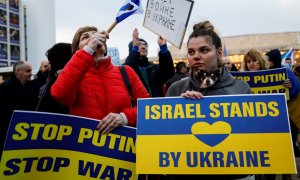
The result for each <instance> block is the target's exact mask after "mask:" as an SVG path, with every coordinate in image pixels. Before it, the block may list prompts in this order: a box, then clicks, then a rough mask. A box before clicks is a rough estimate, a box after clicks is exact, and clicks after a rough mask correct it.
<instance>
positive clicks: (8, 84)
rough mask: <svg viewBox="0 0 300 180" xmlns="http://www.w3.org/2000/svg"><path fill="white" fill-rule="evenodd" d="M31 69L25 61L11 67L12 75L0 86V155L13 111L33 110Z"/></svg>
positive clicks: (34, 98) (35, 99) (34, 101)
mask: <svg viewBox="0 0 300 180" xmlns="http://www.w3.org/2000/svg"><path fill="white" fill-rule="evenodd" d="M31 76H32V68H31V65H30V64H28V63H27V62H25V61H18V62H17V63H16V64H14V66H13V75H12V77H11V78H10V79H8V80H6V81H5V82H3V83H2V84H1V85H0V154H2V150H3V146H4V141H5V137H6V133H7V130H8V125H9V123H10V119H11V117H12V114H13V111H14V110H28V111H30V110H34V107H35V105H36V103H37V98H36V97H35V95H34V92H33V88H32V86H31V82H30V79H31Z"/></svg>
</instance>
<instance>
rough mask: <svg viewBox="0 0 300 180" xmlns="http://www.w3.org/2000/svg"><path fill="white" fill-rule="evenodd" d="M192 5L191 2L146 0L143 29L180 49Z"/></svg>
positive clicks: (186, 0)
mask: <svg viewBox="0 0 300 180" xmlns="http://www.w3.org/2000/svg"><path fill="white" fill-rule="evenodd" d="M193 4H194V2H193V1H192V0H148V3H147V9H146V13H145V18H144V27H146V28H147V29H149V30H150V31H152V32H154V33H156V34H158V35H161V36H162V37H163V38H165V39H166V40H168V41H169V42H170V43H172V44H173V45H174V46H176V47H178V48H181V45H182V41H183V38H184V34H185V31H186V28H187V24H188V22H189V18H190V15H191V11H192V8H193Z"/></svg>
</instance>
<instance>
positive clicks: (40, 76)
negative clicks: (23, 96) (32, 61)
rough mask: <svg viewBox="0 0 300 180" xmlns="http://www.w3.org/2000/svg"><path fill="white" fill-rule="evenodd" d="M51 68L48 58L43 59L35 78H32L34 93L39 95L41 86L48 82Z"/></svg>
mask: <svg viewBox="0 0 300 180" xmlns="http://www.w3.org/2000/svg"><path fill="white" fill-rule="evenodd" d="M50 69H51V65H50V62H49V61H48V60H43V61H42V62H41V66H40V69H39V71H38V73H37V74H36V77H35V79H34V80H32V86H33V89H34V94H35V95H36V96H37V97H38V95H39V92H40V88H41V87H42V86H43V85H44V84H45V83H46V80H47V78H48V76H49V71H50Z"/></svg>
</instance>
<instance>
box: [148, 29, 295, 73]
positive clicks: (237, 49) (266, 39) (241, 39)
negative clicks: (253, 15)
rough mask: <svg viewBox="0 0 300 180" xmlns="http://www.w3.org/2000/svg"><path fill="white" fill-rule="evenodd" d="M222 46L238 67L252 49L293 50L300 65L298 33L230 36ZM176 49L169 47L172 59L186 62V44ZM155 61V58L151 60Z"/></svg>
mask: <svg viewBox="0 0 300 180" xmlns="http://www.w3.org/2000/svg"><path fill="white" fill-rule="evenodd" d="M222 43H223V46H225V47H226V51H227V57H229V58H230V59H231V60H232V62H233V63H234V64H235V65H236V66H237V67H238V68H240V67H241V63H242V60H243V58H244V55H245V54H246V53H247V52H248V51H249V50H250V49H252V48H255V49H258V50H259V51H261V52H262V53H266V52H268V51H269V50H271V49H279V50H280V51H281V53H282V54H283V53H284V52H286V51H288V50H290V49H291V48H294V63H295V64H297V63H300V32H283V33H269V34H252V35H243V36H230V37H223V38H222ZM182 47H183V48H181V49H178V48H176V47H174V46H170V47H169V50H170V52H171V53H172V56H173V59H174V61H175V63H176V62H178V61H185V62H186V61H187V59H186V55H187V49H186V44H184V45H183V46H182ZM152 59H153V60H154V61H156V59H155V58H152Z"/></svg>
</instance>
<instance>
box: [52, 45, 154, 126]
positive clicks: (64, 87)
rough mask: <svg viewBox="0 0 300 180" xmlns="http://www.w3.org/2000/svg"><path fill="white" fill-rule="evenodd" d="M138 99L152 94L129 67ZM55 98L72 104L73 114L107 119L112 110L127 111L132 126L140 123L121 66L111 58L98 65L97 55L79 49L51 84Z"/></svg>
mask: <svg viewBox="0 0 300 180" xmlns="http://www.w3.org/2000/svg"><path fill="white" fill-rule="evenodd" d="M125 68H126V71H127V74H128V77H129V81H130V84H131V85H132V93H133V96H134V99H135V101H136V100H137V98H148V97H149V94H148V93H147V90H146V89H145V87H144V86H143V84H142V82H141V81H140V80H139V77H138V76H137V75H136V73H135V72H134V71H133V69H131V68H130V67H129V66H125ZM51 95H52V97H53V98H54V99H55V100H57V101H58V102H60V103H61V104H64V105H68V106H69V107H70V114H73V115H78V116H84V117H89V118H95V119H100V120H101V119H103V118H104V117H105V116H106V115H107V114H108V113H110V112H113V113H120V112H123V113H124V114H125V115H126V117H127V119H128V125H129V126H133V127H135V126H136V119H137V109H136V107H134V108H131V107H130V98H129V93H128V90H127V89H126V86H125V83H124V80H123V77H122V74H121V72H120V68H119V67H118V66H114V65H113V64H112V63H111V60H110V58H107V59H106V60H101V61H99V62H98V65H97V66H96V64H95V61H94V59H93V57H92V56H91V55H90V54H88V53H86V52H85V51H83V50H79V51H77V52H76V53H75V54H74V55H73V56H72V58H71V60H70V61H69V62H68V63H67V65H66V66H65V67H64V69H63V70H62V72H61V73H60V74H59V76H58V79H57V80H56V81H55V83H54V84H53V86H52V87H51Z"/></svg>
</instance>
